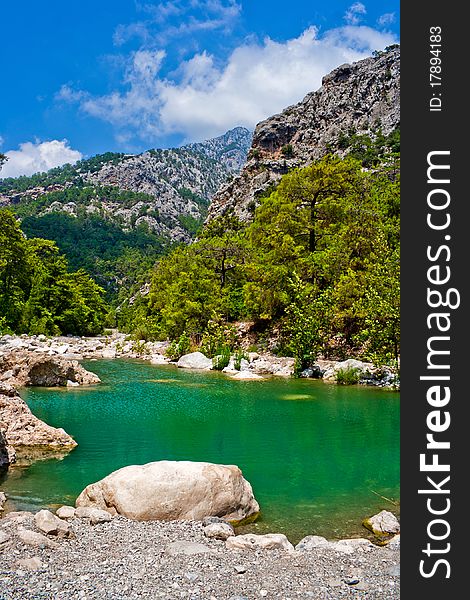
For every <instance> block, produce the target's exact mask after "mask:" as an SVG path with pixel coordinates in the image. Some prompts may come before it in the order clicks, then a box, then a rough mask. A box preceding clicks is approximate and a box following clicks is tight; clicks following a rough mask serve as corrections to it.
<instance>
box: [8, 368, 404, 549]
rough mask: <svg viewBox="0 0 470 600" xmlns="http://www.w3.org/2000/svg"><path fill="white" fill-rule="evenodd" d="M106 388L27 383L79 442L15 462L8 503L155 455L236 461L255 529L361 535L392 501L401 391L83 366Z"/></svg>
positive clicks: (69, 497) (35, 401)
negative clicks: (59, 452)
mask: <svg viewBox="0 0 470 600" xmlns="http://www.w3.org/2000/svg"><path fill="white" fill-rule="evenodd" d="M84 366H85V367H86V368H88V369H89V370H92V371H94V372H96V373H97V374H98V375H99V376H100V377H101V379H102V381H103V383H102V384H101V385H99V386H93V387H91V388H78V389H77V388H72V389H67V390H64V389H42V388H29V389H25V390H23V391H22V393H21V395H22V397H23V398H24V399H25V400H26V401H27V403H28V405H29V406H30V408H31V410H32V411H33V412H34V414H36V415H37V416H38V417H39V418H41V419H43V420H45V421H46V422H47V423H49V424H51V425H54V426H56V427H63V428H64V429H65V430H66V431H67V432H68V433H70V434H71V435H72V436H73V437H74V438H75V439H76V441H77V442H78V444H79V445H78V447H77V448H76V449H75V450H73V451H72V452H71V453H70V454H69V455H67V456H66V457H65V458H63V459H62V460H55V459H53V460H46V461H38V462H35V463H34V464H32V465H31V466H29V467H16V468H14V469H11V470H10V471H9V474H8V477H7V479H6V480H5V481H3V482H1V488H2V489H4V490H5V491H6V492H7V494H9V495H10V501H11V504H10V507H11V506H12V505H14V506H16V507H17V508H18V509H37V508H39V507H42V506H45V505H48V506H55V505H57V504H64V503H69V504H70V503H73V501H74V500H75V498H76V496H77V495H78V494H79V493H80V492H81V490H82V489H83V488H84V487H85V486H86V485H87V484H89V483H91V482H93V481H96V480H98V479H100V478H102V477H104V476H105V475H107V474H109V473H110V472H111V471H114V470H116V469H118V468H120V467H122V466H125V465H129V464H142V463H146V462H151V461H155V460H163V459H167V460H196V461H209V462H215V463H224V464H236V465H238V466H239V467H240V468H241V469H242V471H243V473H244V476H245V477H246V478H247V479H248V480H249V481H250V482H251V484H252V486H253V490H254V492H255V496H256V498H257V500H258V501H259V503H260V506H261V510H262V517H261V519H260V520H259V522H258V523H257V524H255V525H252V526H250V527H251V530H252V531H258V532H266V531H271V532H273V531H276V532H283V533H286V534H287V535H288V536H289V538H290V539H291V540H293V541H295V540H297V539H300V537H302V536H303V535H307V534H316V535H324V536H325V537H328V538H333V537H344V536H345V535H356V534H358V533H364V531H365V530H364V529H363V528H362V527H361V521H362V519H363V518H364V517H365V516H367V515H369V514H373V513H374V512H376V511H377V510H380V509H382V508H388V509H392V510H395V507H394V506H393V505H392V504H390V503H389V502H387V501H386V500H384V499H382V498H380V497H379V496H378V495H377V494H380V495H382V496H385V497H387V498H390V499H394V500H396V499H398V496H399V477H400V472H399V395H398V394H397V393H394V392H388V391H384V390H381V389H375V388H366V387H363V386H349V387H345V386H336V385H328V384H324V383H322V382H321V381H308V380H284V379H281V378H272V379H267V380H263V381H232V380H230V379H229V378H228V377H226V376H225V375H222V374H220V373H212V372H208V373H196V372H191V371H186V370H181V369H176V368H175V367H172V366H152V365H150V364H148V363H145V362H142V361H124V360H114V361H113V360H109V361H105V360H102V361H96V362H87V363H84Z"/></svg>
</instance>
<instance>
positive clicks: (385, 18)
mask: <svg viewBox="0 0 470 600" xmlns="http://www.w3.org/2000/svg"><path fill="white" fill-rule="evenodd" d="M395 18H396V17H395V13H394V12H392V13H384V14H383V15H380V17H379V18H378V19H377V24H378V25H380V27H384V26H385V25H391V24H392V23H395Z"/></svg>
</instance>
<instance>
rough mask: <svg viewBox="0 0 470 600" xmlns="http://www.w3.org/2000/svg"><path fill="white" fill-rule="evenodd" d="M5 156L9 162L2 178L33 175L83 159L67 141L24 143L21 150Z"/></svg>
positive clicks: (0, 174)
mask: <svg viewBox="0 0 470 600" xmlns="http://www.w3.org/2000/svg"><path fill="white" fill-rule="evenodd" d="M5 154H6V156H7V158H8V161H7V162H6V163H5V164H4V165H3V168H2V170H1V172H0V176H1V177H18V176H19V175H33V174H34V173H38V172H42V171H48V170H49V169H52V168H53V167H59V166H60V165H64V164H65V163H75V162H77V160H80V159H81V158H82V154H81V152H79V151H78V150H73V149H72V148H70V145H69V142H68V141H67V140H61V141H59V140H51V141H50V142H39V141H36V142H24V143H23V144H20V147H19V150H9V151H8V152H5Z"/></svg>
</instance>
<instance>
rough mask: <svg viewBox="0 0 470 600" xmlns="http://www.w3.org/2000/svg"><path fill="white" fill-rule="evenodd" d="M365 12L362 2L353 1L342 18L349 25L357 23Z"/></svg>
mask: <svg viewBox="0 0 470 600" xmlns="http://www.w3.org/2000/svg"><path fill="white" fill-rule="evenodd" d="M365 14H367V10H366V7H365V6H364V4H362V2H354V4H351V6H350V7H349V8H348V10H347V11H346V12H345V13H344V17H343V18H344V20H345V21H346V23H348V24H349V25H358V24H359V23H360V22H361V21H362V17H363V16H364V15H365Z"/></svg>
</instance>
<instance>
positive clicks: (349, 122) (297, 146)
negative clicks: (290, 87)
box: [207, 45, 400, 221]
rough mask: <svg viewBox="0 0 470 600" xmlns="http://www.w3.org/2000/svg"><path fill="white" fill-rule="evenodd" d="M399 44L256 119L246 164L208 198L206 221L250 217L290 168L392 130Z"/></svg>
mask: <svg viewBox="0 0 470 600" xmlns="http://www.w3.org/2000/svg"><path fill="white" fill-rule="evenodd" d="M399 94H400V47H399V45H393V46H390V47H389V48H386V49H385V51H382V52H376V53H374V55H373V56H371V57H368V58H365V59H363V60H360V61H358V62H355V63H352V64H343V65H340V66H339V67H337V68H336V69H334V70H333V71H331V72H330V73H329V74H327V75H325V76H324V77H323V80H322V86H321V87H320V88H319V89H318V90H316V91H313V92H310V93H309V94H307V95H306V96H305V97H304V99H303V100H301V101H300V102H298V103H297V104H293V105H291V106H288V107H287V108H285V109H284V110H283V111H282V112H280V113H279V114H277V115H273V116H272V117H269V118H268V119H265V120H264V121H261V122H260V123H258V125H257V126H256V128H255V132H254V135H253V142H252V145H251V148H250V151H249V153H248V159H247V163H246V164H245V166H244V167H243V169H242V171H241V172H240V174H239V175H237V176H236V177H235V178H234V179H233V180H232V181H230V182H228V183H226V184H225V185H223V186H222V187H221V189H220V190H219V191H218V192H217V193H216V194H215V196H214V197H213V199H212V202H211V205H210V208H209V214H208V219H207V220H208V221H210V220H212V219H213V218H215V217H217V216H218V215H222V214H225V213H227V212H231V211H233V212H234V213H235V214H236V215H237V216H238V217H239V218H240V219H241V220H243V221H250V220H251V219H252V217H253V212H254V209H255V207H256V205H257V204H258V203H259V198H260V197H262V196H263V195H264V194H265V193H267V192H268V191H269V189H270V188H272V187H273V186H275V185H276V184H277V183H278V182H279V180H280V179H281V177H282V176H283V175H284V174H286V173H287V172H288V171H290V170H292V169H294V168H297V167H305V166H308V165H309V164H311V163H312V162H314V161H315V160H318V159H320V158H322V157H323V156H324V155H325V154H328V153H333V154H338V155H339V156H344V155H345V154H347V147H346V148H345V147H344V145H345V144H344V140H345V139H346V138H348V137H353V136H355V138H358V137H361V136H363V137H364V136H365V137H369V138H371V139H372V140H375V138H376V137H377V136H378V135H382V136H388V135H391V134H393V132H394V131H396V130H397V129H398V128H399V125H400V102H399Z"/></svg>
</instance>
